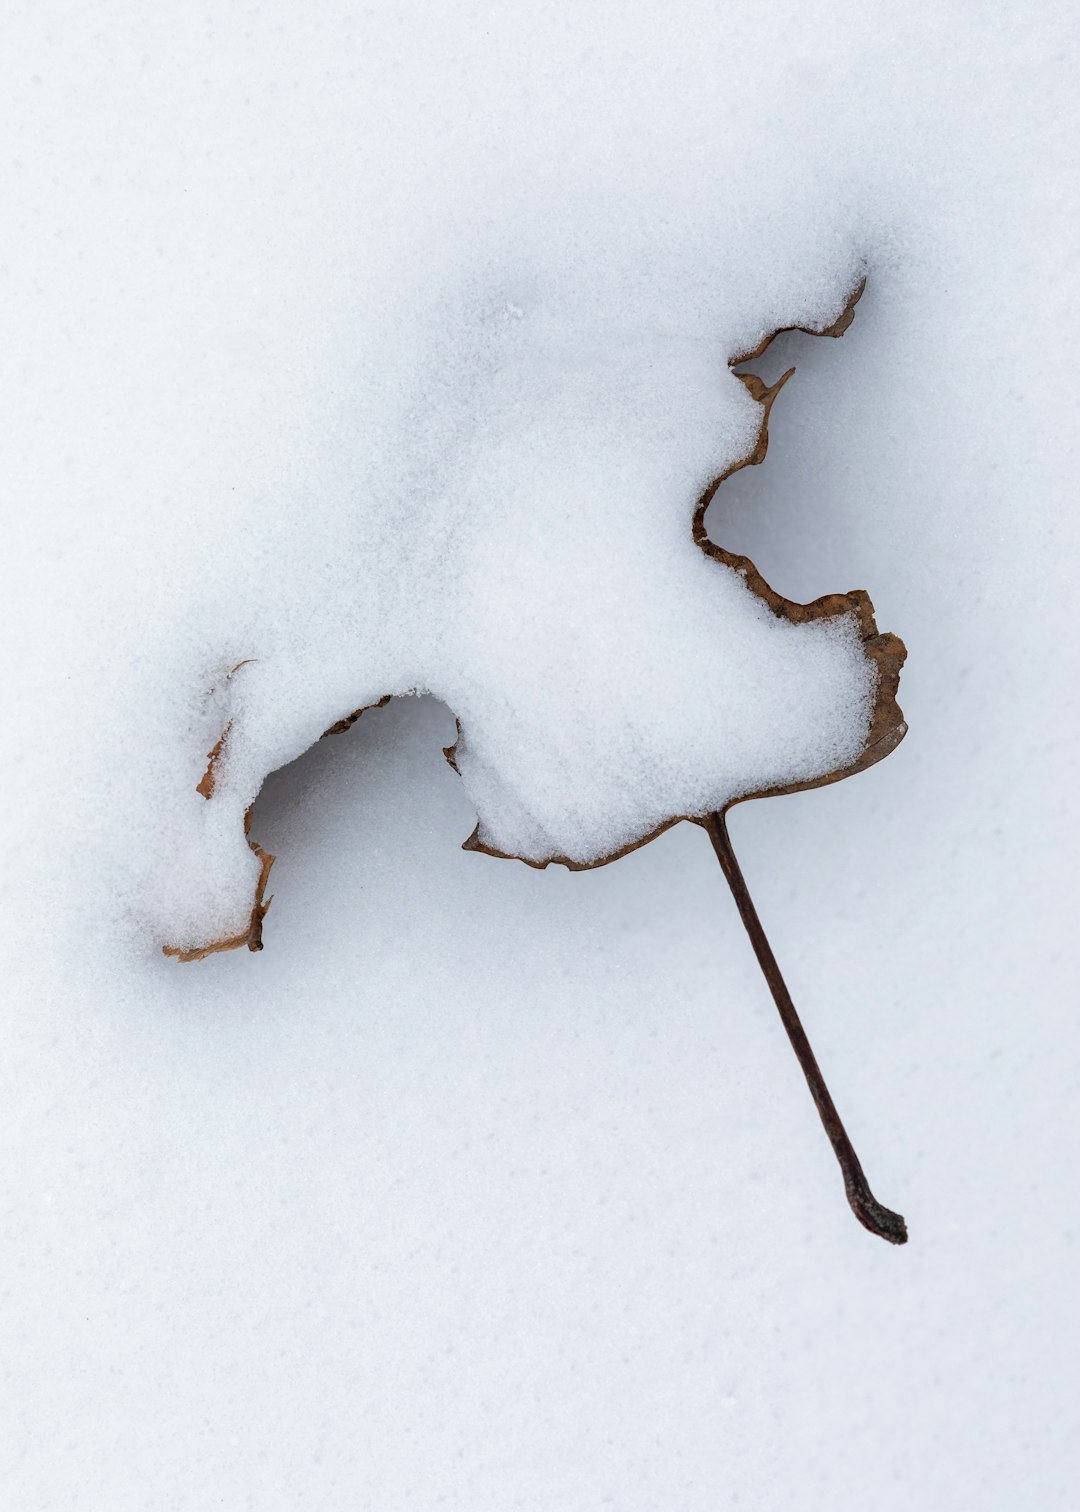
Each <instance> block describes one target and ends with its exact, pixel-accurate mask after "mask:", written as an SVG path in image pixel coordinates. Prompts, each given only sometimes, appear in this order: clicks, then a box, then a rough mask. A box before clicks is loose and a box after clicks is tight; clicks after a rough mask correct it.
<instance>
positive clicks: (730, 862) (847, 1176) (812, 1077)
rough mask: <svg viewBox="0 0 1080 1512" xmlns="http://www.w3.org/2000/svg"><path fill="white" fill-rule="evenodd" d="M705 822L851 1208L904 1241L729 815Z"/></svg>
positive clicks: (877, 1230) (893, 1239)
mask: <svg viewBox="0 0 1080 1512" xmlns="http://www.w3.org/2000/svg"><path fill="white" fill-rule="evenodd" d="M703 824H704V828H705V829H706V830H708V833H709V838H710V840H711V841H712V843H713V849H714V850H715V851H716V856H717V860H718V861H719V862H720V865H721V867H722V868H723V872H724V876H725V877H726V878H727V883H728V886H729V887H730V888H731V894H732V897H733V898H734V899H735V905H736V907H737V908H738V910H739V913H740V915H741V917H742V921H743V924H744V925H745V926H746V932H747V934H748V935H749V936H750V943H751V945H753V947H754V954H755V955H756V956H757V958H758V964H759V965H760V967H761V970H762V973H763V974H764V977H765V980H766V982H768V984H769V990H770V992H771V993H772V995H773V1000H774V1002H775V1003H776V1006H777V1008H778V1009H779V1010H780V1018H781V1020H782V1022H783V1025H784V1028H785V1029H786V1030H787V1035H788V1039H789V1040H790V1041H791V1048H792V1049H793V1050H794V1051H795V1056H796V1059H797V1060H798V1062H799V1065H800V1066H801V1067H802V1070H803V1075H804V1076H805V1077H806V1083H807V1086H808V1087H809V1088H810V1095H811V1097H813V1099H814V1102H815V1104H816V1105H817V1110H818V1113H819V1114H820V1116H821V1122H822V1123H823V1124H824V1126H825V1132H826V1134H827V1135H828V1136H829V1140H830V1143H831V1144H832V1147H833V1150H834V1151H835V1152H836V1158H837V1160H838V1161H839V1163H840V1170H841V1172H842V1173H843V1177H844V1189H845V1191H846V1192H847V1200H848V1202H849V1203H850V1204H851V1210H852V1212H853V1213H854V1214H855V1216H856V1218H857V1219H858V1220H859V1222H860V1223H861V1224H862V1225H863V1226H864V1228H868V1229H869V1230H870V1232H871V1233H872V1234H878V1235H880V1237H881V1238H882V1239H887V1240H888V1241H889V1243H890V1244H906V1243H907V1236H908V1234H907V1224H906V1223H905V1222H904V1220H903V1218H901V1216H900V1214H899V1213H893V1212H890V1210H889V1209H888V1208H887V1207H883V1206H882V1204H881V1203H880V1202H878V1200H877V1198H876V1197H875V1196H874V1194H873V1192H871V1190H870V1185H869V1183H868V1182H867V1180H866V1177H865V1175H864V1174H863V1168H862V1165H861V1164H860V1162H859V1157H858V1156H857V1155H856V1153H855V1146H854V1145H853V1144H852V1143H851V1140H850V1139H849V1138H848V1134H847V1130H846V1129H845V1128H844V1125H843V1124H842V1123H841V1121H840V1115H839V1113H838V1112H837V1111H836V1104H835V1103H834V1102H833V1100H832V1097H831V1095H830V1093H829V1089H828V1087H827V1086H826V1085H825V1078H824V1077H823V1076H822V1074H821V1067H820V1066H819V1065H818V1063H817V1057H816V1056H815V1055H814V1052H813V1050H812V1049H811V1048H810V1041H809V1040H808V1039H807V1037H806V1030H805V1029H804V1028H803V1026H802V1023H801V1021H800V1019H799V1015H798V1013H796V1011H795V1004H794V1003H793V1002H792V1000H791V993H790V992H789V991H788V990H787V985H786V983H785V982H784V978H783V977H782V976H781V974H780V967H779V966H778V965H777V963H776V957H775V956H774V955H773V953H772V947H771V946H770V944H769V941H768V939H767V937H766V935H765V931H764V929H763V928H762V927H761V920H760V919H759V918H758V915H757V909H756V908H755V907H754V903H753V899H752V898H751V897H750V893H749V891H748V889H747V886H746V880H745V878H744V877H743V874H742V868H741V867H740V866H739V863H738V861H737V860H736V859H735V852H734V851H733V850H732V848H731V839H730V837H729V835H728V830H727V820H726V818H725V816H724V814H723V813H718V814H710V815H709V817H708V818H707V819H705V820H704V821H703Z"/></svg>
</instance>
